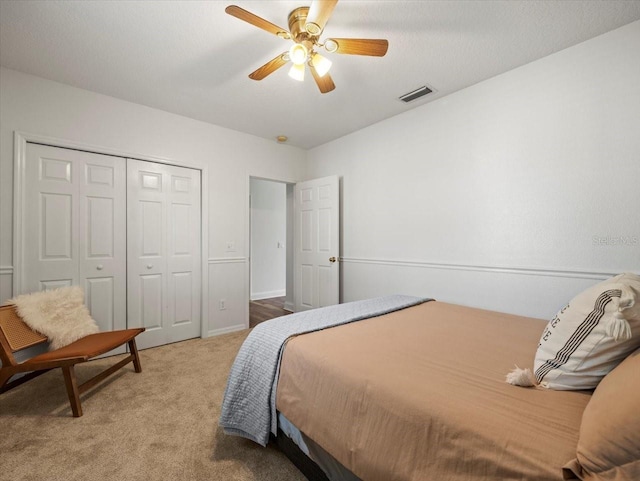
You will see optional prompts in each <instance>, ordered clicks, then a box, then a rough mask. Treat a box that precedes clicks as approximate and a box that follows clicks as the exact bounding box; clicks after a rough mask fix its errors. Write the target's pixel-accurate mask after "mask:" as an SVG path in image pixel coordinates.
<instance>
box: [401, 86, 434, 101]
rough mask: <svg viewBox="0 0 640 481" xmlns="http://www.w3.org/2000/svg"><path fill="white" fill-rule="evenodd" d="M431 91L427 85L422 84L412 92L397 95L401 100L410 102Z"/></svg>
mask: <svg viewBox="0 0 640 481" xmlns="http://www.w3.org/2000/svg"><path fill="white" fill-rule="evenodd" d="M431 92H433V90H431V89H430V88H429V87H427V86H426V85H423V86H422V87H420V88H417V89H415V90H414V91H413V92H409V93H408V94H404V95H401V96H400V97H398V98H399V99H400V100H402V101H403V102H411V101H412V100H415V99H419V98H420V97H422V96H423V95H427V94H430V93H431Z"/></svg>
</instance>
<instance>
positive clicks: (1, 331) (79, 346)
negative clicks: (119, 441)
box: [0, 305, 144, 417]
mask: <svg viewBox="0 0 640 481" xmlns="http://www.w3.org/2000/svg"><path fill="white" fill-rule="evenodd" d="M143 331H144V327H143V328H137V329H124V330H120V331H105V332H99V333H97V334H90V335H88V336H86V337H83V338H82V339H78V340H77V341H75V342H73V343H71V344H69V345H68V346H64V347H61V348H60V349H56V350H55V351H49V352H45V353H43V354H39V355H37V356H35V357H32V358H31V359H27V360H26V361H24V362H22V363H18V362H16V360H15V358H14V357H13V353H15V352H18V351H21V350H23V349H26V348H28V347H32V346H36V345H38V344H42V343H45V342H47V338H46V337H45V336H43V335H41V334H38V333H37V332H35V331H32V330H31V329H30V328H29V326H27V325H26V324H25V323H24V321H23V320H22V319H21V318H20V316H19V315H18V313H17V312H16V310H15V307H14V306H12V305H9V306H2V307H0V360H1V361H2V367H0V394H1V393H4V392H6V391H8V390H10V389H13V388H14V387H16V386H19V385H20V384H22V383H24V382H26V381H29V380H31V379H33V378H35V377H37V376H39V375H40V374H44V373H45V372H47V371H49V370H51V369H55V368H57V367H59V368H61V369H62V373H63V374H64V382H65V385H66V387H67V395H68V396H69V402H70V403H71V410H72V411H73V416H74V417H80V416H82V406H81V405H80V394H82V393H83V392H85V391H87V390H88V389H91V388H92V387H93V386H95V385H96V384H98V383H99V382H100V381H102V380H103V379H105V378H106V377H108V376H110V375H111V374H113V373H114V372H116V371H117V370H118V369H120V368H122V367H124V366H125V365H127V364H128V363H130V362H133V366H134V368H135V371H136V372H142V367H141V365H140V357H139V356H138V349H137V348H136V340H135V337H136V336H137V335H138V334H140V333H141V332H143ZM125 343H128V344H129V351H130V354H129V355H128V356H127V357H125V358H124V359H123V360H121V361H119V362H118V363H116V364H114V365H113V366H111V367H109V368H107V369H105V370H104V371H102V372H101V373H99V374H98V375H96V376H94V377H92V378H91V379H89V380H88V381H86V382H84V383H83V384H80V385H78V383H77V381H76V374H75V371H74V367H75V365H76V364H79V363H82V362H86V361H88V360H90V359H92V358H94V357H96V356H99V355H100V354H104V353H105V352H109V351H111V350H112V349H115V348H116V347H120V346H122V345H123V344H125ZM18 373H28V374H25V375H24V376H22V377H20V378H18V379H15V380H14V381H11V382H9V380H10V379H11V377H12V376H14V375H15V374H18Z"/></svg>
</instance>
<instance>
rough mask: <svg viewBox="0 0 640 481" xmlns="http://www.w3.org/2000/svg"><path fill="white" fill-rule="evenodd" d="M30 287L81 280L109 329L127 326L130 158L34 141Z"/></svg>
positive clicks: (29, 165) (29, 180)
mask: <svg viewBox="0 0 640 481" xmlns="http://www.w3.org/2000/svg"><path fill="white" fill-rule="evenodd" d="M25 175H26V185H27V186H28V190H27V192H25V196H24V198H25V214H26V215H25V219H24V222H25V236H24V264H25V265H24V268H23V276H24V278H23V279H24V281H23V283H22V292H35V291H40V290H46V289H54V288H56V287H62V286H70V285H80V286H82V287H83V288H84V290H85V303H86V304H87V306H88V307H89V310H90V311H91V316H92V317H93V318H94V319H95V320H96V322H97V323H98V325H99V326H100V330H101V331H110V330H114V329H124V328H125V327H126V261H127V260H126V217H125V215H126V160H125V159H124V158H120V157H113V156H108V155H99V154H92V153H88V152H81V151H77V150H69V149H62V148H58V147H50V146H46V145H38V144H27V155H26V168H25Z"/></svg>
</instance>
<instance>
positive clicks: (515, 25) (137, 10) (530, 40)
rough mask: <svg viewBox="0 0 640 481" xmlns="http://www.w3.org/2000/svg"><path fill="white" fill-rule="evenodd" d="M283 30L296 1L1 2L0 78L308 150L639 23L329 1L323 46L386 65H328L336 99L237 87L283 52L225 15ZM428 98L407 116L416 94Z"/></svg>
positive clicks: (285, 84) (622, 13) (556, 13)
mask: <svg viewBox="0 0 640 481" xmlns="http://www.w3.org/2000/svg"><path fill="white" fill-rule="evenodd" d="M233 3H235V4H237V5H239V6H240V7H242V8H244V9H246V10H249V11H251V12H253V13H255V14H256V15H259V16H261V17H263V18H265V19H267V20H269V21H271V22H272V23H275V24H277V25H279V26H282V27H285V28H286V27H287V15H288V13H289V12H290V11H291V10H293V9H294V8H296V7H298V6H302V5H309V3H310V0H300V1H264V0H263V1H248V0H228V1H99V0H93V1H57V0H45V1H33V0H32V1H18V0H2V1H1V2H0V64H1V65H2V66H4V67H7V68H10V69H14V70H19V71H22V72H26V73H30V74H34V75H38V76H40V77H44V78H47V79H51V80H55V81H58V82H62V83H65V84H69V85H73V86H76V87H80V88H83V89H87V90H91V91H94V92H99V93H102V94H106V95H110V96H113V97H117V98H120V99H124V100H128V101H131V102H136V103H138V104H143V105H147V106H149V107H154V108H157V109H162V110H166V111H169V112H173V113H176V114H180V115H184V116H187V117H191V118H194V119H198V120H203V121H205V122H209V123H213V124H217V125H221V126H224V127H228V128H231V129H234V130H239V131H242V132H247V133H250V134H254V135H257V136H260V137H265V138H268V139H272V140H274V142H275V137H276V136H277V135H287V136H288V137H289V143H290V144H292V145H296V146H299V147H302V148H311V147H314V146H317V145H320V144H323V143H325V142H328V141H330V140H333V139H336V138H338V137H341V136H343V135H345V134H347V133H349V132H353V131H355V130H358V129H361V128H363V127H365V126H367V125H370V124H373V123H375V122H378V121H380V120H383V119H385V118H388V117H391V116H394V115H397V114H399V113H402V112H404V111H406V110H409V109H412V108H415V107H417V106H419V105H423V104H424V103H426V102H429V101H431V100H433V99H436V98H438V97H441V96H443V95H447V94H450V93H452V92H455V91H456V90H459V89H462V88H464V87H467V86H469V85H473V84H475V83H477V82H480V81H482V80H484V79H487V78H490V77H493V76H495V75H498V74H500V73H502V72H506V71H508V70H511V69H513V68H515V67H518V66H520V65H523V64H526V63H528V62H531V61H533V60H536V59H539V58H541V57H544V56H546V55H549V54H551V53H553V52H556V51H558V50H561V49H564V48H567V47H569V46H571V45H575V44H577V43H579V42H582V41H584V40H587V39H589V38H592V37H595V36H597V35H599V34H602V33H604V32H607V31H609V30H613V29H615V28H617V27H620V26H622V25H625V24H627V23H630V22H632V21H635V20H638V19H640V1H621V0H615V1H607V0H596V1H563V0H555V1H554V0H547V1H536V0H527V1H517V0H506V1H476V0H471V1H452V0H446V1H401V0H395V1H359V0H340V1H339V3H338V5H337V6H336V8H335V10H334V12H333V16H332V17H331V19H330V20H329V23H328V24H327V26H326V28H325V33H324V34H323V36H322V38H326V37H358V38H386V39H388V40H389V51H388V53H387V55H386V56H385V57H382V58H376V57H359V56H353V55H338V54H327V55H326V56H327V57H330V58H331V60H332V61H333V62H334V64H333V67H332V69H331V76H332V77H333V80H334V82H335V84H336V89H335V90H334V91H333V92H330V93H328V94H324V95H323V94H320V92H319V91H318V89H317V87H316V85H315V83H314V81H313V79H312V77H311V75H309V73H308V72H307V78H306V79H305V81H304V83H299V82H296V81H295V80H292V79H290V78H289V77H288V76H287V70H288V69H287V67H286V66H285V67H283V68H281V69H280V70H278V71H276V72H275V73H273V74H272V75H270V76H268V77H267V78H266V79H264V80H262V81H260V82H256V81H254V80H250V79H249V78H248V77H247V75H248V74H249V73H250V72H252V71H253V70H255V69H256V68H257V67H259V66H260V65H262V64H264V63H265V62H267V61H268V60H271V59H272V58H273V57H275V56H276V55H277V54H279V53H281V52H284V51H285V50H287V49H288V47H289V45H290V43H289V42H290V41H285V40H282V39H280V38H278V37H276V36H275V35H271V34H269V33H267V32H265V31H263V30H260V29H258V28H256V27H253V26H252V25H249V24H247V23H245V22H242V21H240V20H238V19H236V18H234V17H231V16H229V15H227V14H225V12H224V9H225V7H226V6H227V5H229V4H233ZM425 84H427V85H429V86H430V87H431V88H433V89H434V91H435V93H434V94H430V95H429V96H427V97H424V98H422V99H420V100H417V101H414V102H412V103H409V104H405V103H403V102H401V101H399V100H398V97H399V96H400V95H402V94H405V93H407V92H409V91H412V90H414V89H416V88H417V87H420V86H422V85H425Z"/></svg>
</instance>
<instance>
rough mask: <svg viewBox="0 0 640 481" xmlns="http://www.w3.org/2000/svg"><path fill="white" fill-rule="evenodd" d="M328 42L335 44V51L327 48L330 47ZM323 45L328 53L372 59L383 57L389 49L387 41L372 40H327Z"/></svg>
mask: <svg viewBox="0 0 640 481" xmlns="http://www.w3.org/2000/svg"><path fill="white" fill-rule="evenodd" d="M330 42H335V43H336V44H337V48H336V49H335V50H332V49H330V48H329V46H331V44H330ZM324 44H325V48H327V51H329V52H332V51H334V52H336V53H345V54H348V55H370V56H372V57H384V55H385V54H386V53H387V49H388V48H389V42H388V41H387V40H384V39H374V38H329V39H327V40H326V41H325V42H324ZM327 44H329V45H327Z"/></svg>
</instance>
